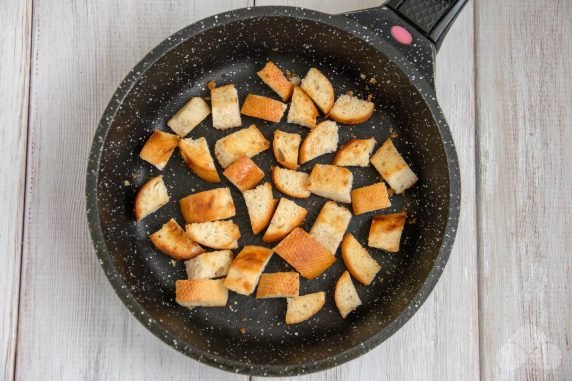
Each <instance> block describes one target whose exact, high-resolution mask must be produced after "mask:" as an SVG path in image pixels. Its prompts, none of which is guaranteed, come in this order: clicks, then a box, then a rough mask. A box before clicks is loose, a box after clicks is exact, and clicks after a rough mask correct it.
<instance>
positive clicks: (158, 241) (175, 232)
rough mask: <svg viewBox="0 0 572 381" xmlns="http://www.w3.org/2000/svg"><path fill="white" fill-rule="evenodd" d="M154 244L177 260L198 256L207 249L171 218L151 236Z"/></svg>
mask: <svg viewBox="0 0 572 381" xmlns="http://www.w3.org/2000/svg"><path fill="white" fill-rule="evenodd" d="M149 238H150V239H151V242H153V245H155V247H156V248H157V249H158V250H159V251H161V252H162V253H164V254H167V255H168V256H170V257H171V258H173V259H175V260H180V259H182V260H185V259H191V258H193V257H196V256H197V255H199V254H201V253H203V252H204V251H205V250H204V249H203V248H202V247H200V246H199V245H198V244H197V243H195V242H193V240H192V239H190V238H189V237H187V235H186V234H185V231H184V230H183V228H181V227H180V226H179V224H178V223H177V221H175V220H174V219H173V218H171V219H170V220H169V221H168V222H167V223H165V224H164V225H163V226H162V227H161V229H159V230H157V231H156V232H155V233H153V234H151V235H150V236H149Z"/></svg>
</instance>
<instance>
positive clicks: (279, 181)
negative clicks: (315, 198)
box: [272, 167, 310, 198]
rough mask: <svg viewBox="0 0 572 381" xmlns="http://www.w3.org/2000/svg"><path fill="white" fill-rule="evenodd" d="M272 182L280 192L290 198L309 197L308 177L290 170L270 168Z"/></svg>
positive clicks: (303, 173)
mask: <svg viewBox="0 0 572 381" xmlns="http://www.w3.org/2000/svg"><path fill="white" fill-rule="evenodd" d="M272 182H273V183H274V185H275V186H276V189H278V190H279V191H280V192H282V193H284V194H285V195H288V196H290V197H296V198H308V197H310V189H309V186H310V175H308V174H307V173H305V172H296V171H292V170H290V169H285V168H280V167H274V168H272Z"/></svg>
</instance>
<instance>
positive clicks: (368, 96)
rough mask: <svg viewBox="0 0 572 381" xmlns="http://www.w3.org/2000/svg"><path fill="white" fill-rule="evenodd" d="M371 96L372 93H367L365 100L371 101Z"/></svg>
mask: <svg viewBox="0 0 572 381" xmlns="http://www.w3.org/2000/svg"><path fill="white" fill-rule="evenodd" d="M372 98H373V95H371V94H368V95H367V101H368V102H371V99H372Z"/></svg>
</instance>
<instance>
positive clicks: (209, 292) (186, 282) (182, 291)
mask: <svg viewBox="0 0 572 381" xmlns="http://www.w3.org/2000/svg"><path fill="white" fill-rule="evenodd" d="M223 282H224V279H183V280H178V281H177V282H176V283H175V287H176V293H177V296H176V298H175V301H176V302H177V303H178V304H180V305H181V306H183V307H187V308H191V309H192V308H194V307H224V306H226V302H227V300H228V289H227V288H226V287H224V286H223Z"/></svg>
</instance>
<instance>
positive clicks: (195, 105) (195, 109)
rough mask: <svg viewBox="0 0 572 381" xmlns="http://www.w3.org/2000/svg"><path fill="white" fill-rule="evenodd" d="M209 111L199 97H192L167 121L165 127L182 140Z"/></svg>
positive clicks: (205, 103)
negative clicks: (169, 128)
mask: <svg viewBox="0 0 572 381" xmlns="http://www.w3.org/2000/svg"><path fill="white" fill-rule="evenodd" d="M210 113H211V109H210V107H209V105H208V104H207V102H205V100H204V99H203V98H201V97H193V98H191V100H189V101H188V102H187V103H185V105H184V106H183V107H181V108H180V109H179V111H177V113H176V114H175V115H174V116H173V117H172V118H171V119H169V121H168V122H167V126H169V127H171V130H173V131H174V132H175V133H176V134H177V135H179V136H180V137H182V138H184V137H185V136H187V135H188V134H189V132H191V131H192V130H194V129H195V127H197V126H198V125H199V124H201V122H202V121H203V120H205V118H206V117H207V116H209V114H210Z"/></svg>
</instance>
